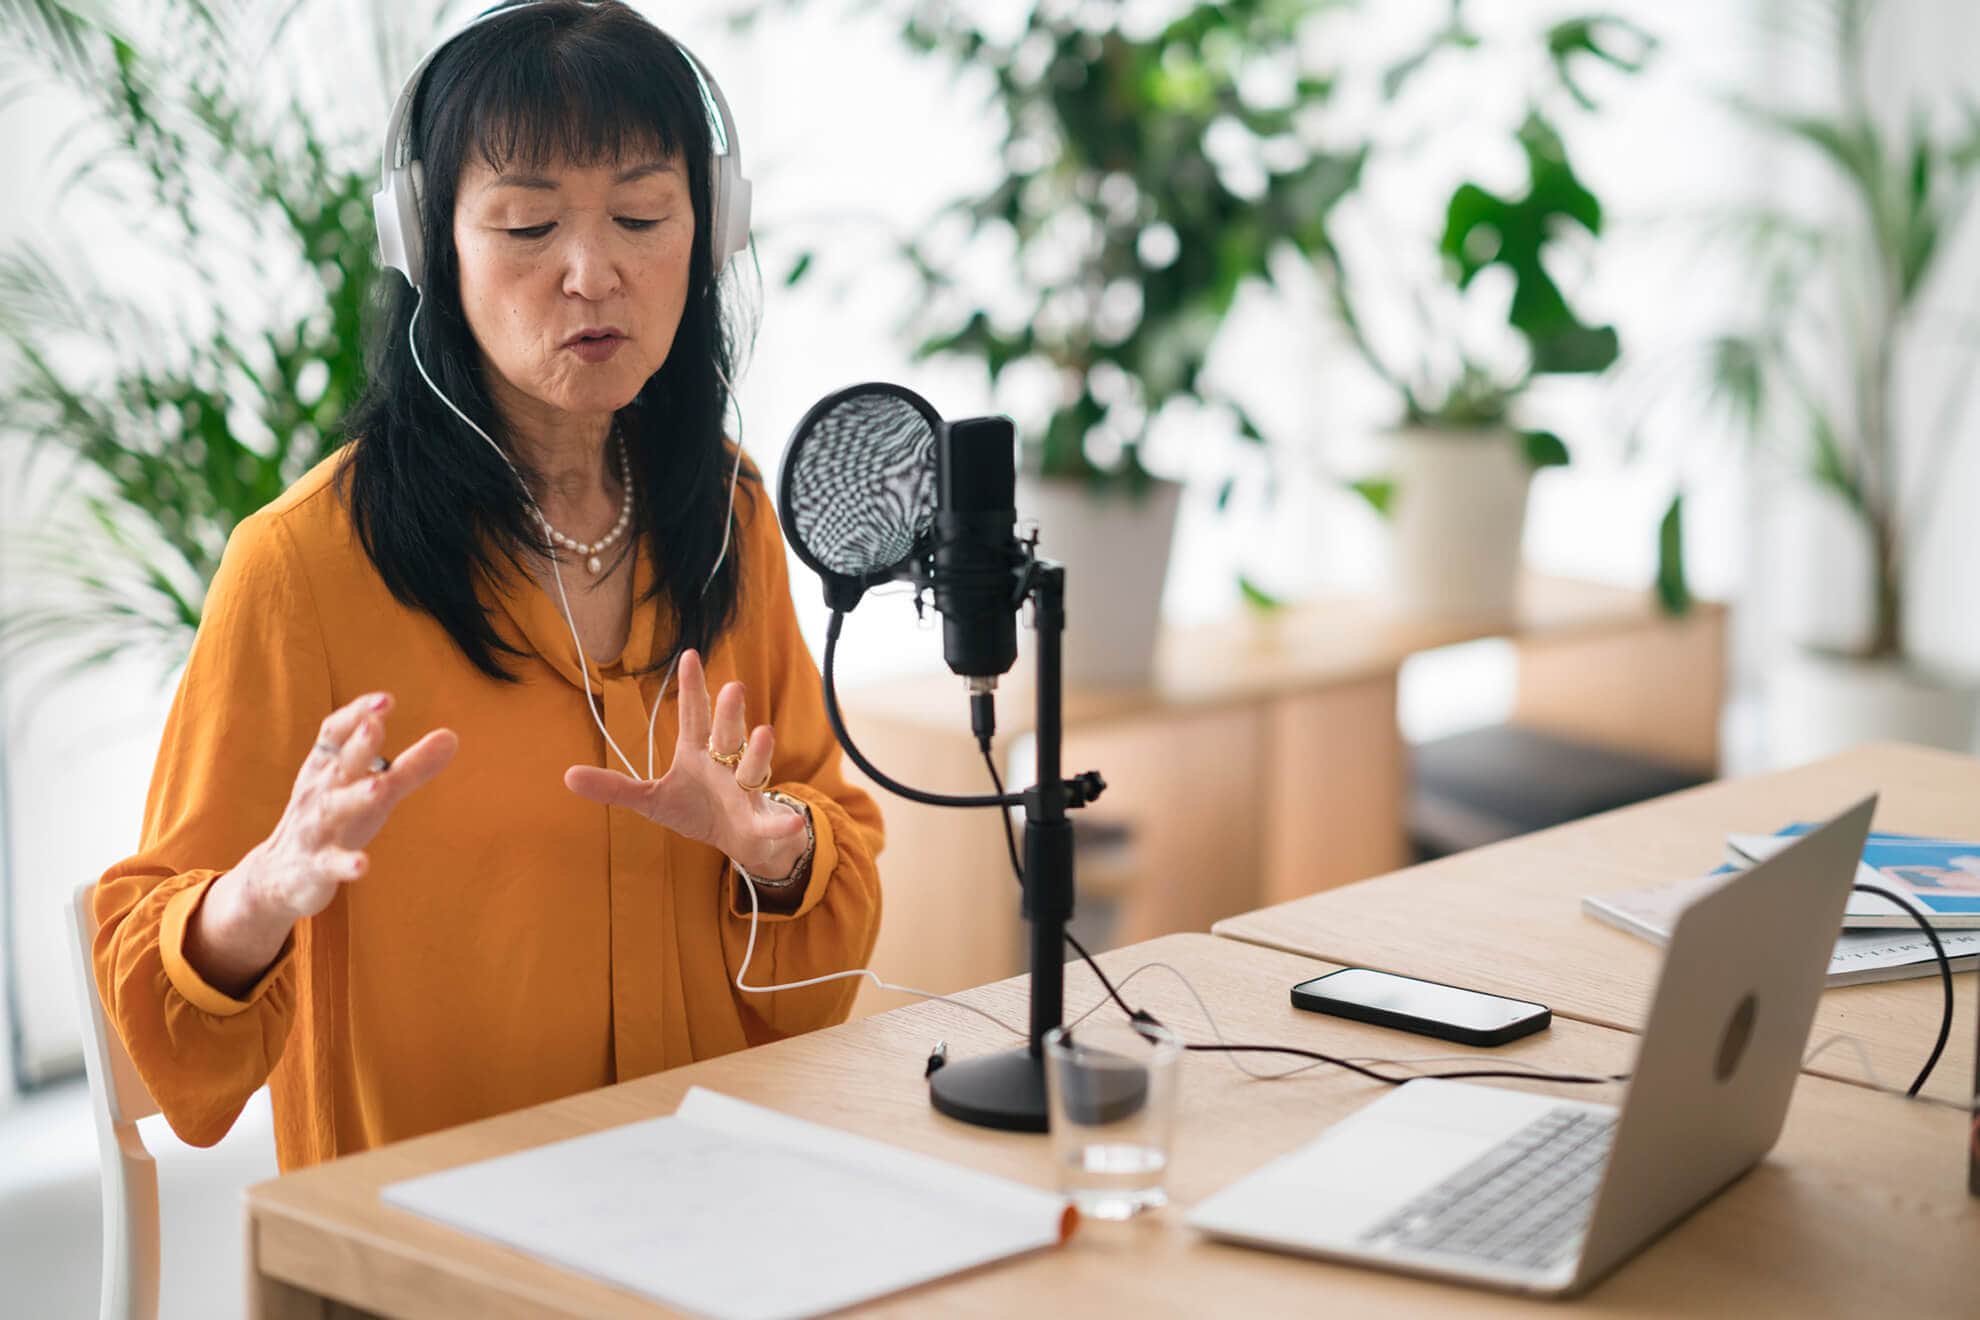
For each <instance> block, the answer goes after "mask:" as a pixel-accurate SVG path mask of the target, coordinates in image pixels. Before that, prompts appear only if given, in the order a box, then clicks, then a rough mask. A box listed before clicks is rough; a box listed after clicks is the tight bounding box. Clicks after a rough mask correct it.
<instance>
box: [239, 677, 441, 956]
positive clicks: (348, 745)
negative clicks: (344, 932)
mask: <svg viewBox="0 0 1980 1320" xmlns="http://www.w3.org/2000/svg"><path fill="white" fill-rule="evenodd" d="M391 709H392V696H391V694H390V693H388V692H374V693H370V694H368V695H366V696H362V697H359V698H358V699H357V700H356V701H353V702H352V703H350V704H349V705H348V706H345V707H344V708H342V709H341V710H338V711H336V712H334V713H332V714H331V715H330V716H329V718H327V719H325V720H324V721H323V726H322V728H320V729H319V730H318V731H317V735H316V746H315V747H314V748H313V749H311V751H310V753H309V756H308V757H307V758H306V759H305V760H304V761H303V764H302V769H301V770H300V771H299V772H298V773H297V774H296V784H295V788H294V790H293V791H292V792H291V793H290V794H289V805H288V807H287V808H286V809H285V810H284V811H283V812H282V819H281V820H280V821H278V822H277V823H276V825H275V831H274V833H272V834H270V835H269V836H268V838H267V839H265V840H264V841H263V842H262V843H261V844H260V845H258V846H257V847H256V848H255V849H254V851H253V852H251V853H250V854H249V855H248V857H247V858H244V859H243V861H242V867H241V868H238V869H241V870H244V871H245V872H246V876H245V888H246V890H247V892H246V893H245V894H244V895H243V896H242V897H243V898H244V899H245V900H246V902H247V903H248V905H249V906H251V907H253V908H255V909H257V910H259V911H260V912H261V913H262V914H264V915H265V916H266V917H268V918H270V919H271V920H276V921H279V922H280V923H281V924H282V925H283V926H285V927H286V926H289V925H293V924H294V923H295V922H297V921H300V920H301V919H302V918H304V917H313V916H315V915H316V914H317V913H318V912H321V911H322V910H323V909H324V908H326V907H328V906H330V900H331V899H332V898H335V897H336V895H337V890H338V889H339V888H340V887H341V886H343V885H345V884H348V883H349V882H350V881H353V880H356V879H358V878H360V877H362V876H363V875H364V873H365V871H366V869H367V867H368V866H369V859H368V858H367V857H366V856H365V854H364V847H365V845H366V844H368V843H370V842H371V840H372V838H373V836H375V835H376V834H377V833H378V831H379V830H380V829H382V828H383V827H384V825H385V821H386V819H387V818H388V817H389V816H390V815H391V814H392V809H393V808H394V807H396V806H398V805H399V803H400V802H402V801H404V800H405V799H406V797H407V796H408V795H410V794H411V793H413V792H414V791H415V790H417V789H418V788H420V787H421V786H422V785H424V784H425V783H426V782H427V781H428V780H429V779H432V778H433V776H435V775H437V774H439V773H440V772H441V771H442V770H444V769H446V767H447V763H448V762H449V761H451V760H453V759H454V752H455V750H456V749H457V748H458V747H459V746H460V740H459V739H458V738H456V737H455V736H454V734H453V732H452V730H449V729H434V730H432V731H431V732H429V733H428V734H427V735H426V736H425V737H423V738H421V739H420V740H419V741H418V742H416V743H414V744H413V745H412V746H411V747H408V748H407V749H406V750H405V751H403V752H401V753H400V754H399V755H398V756H397V757H396V758H394V759H393V761H392V763H391V766H390V768H388V769H386V770H382V771H373V770H372V768H371V767H372V765H373V763H374V761H375V759H376V758H377V757H378V755H379V752H380V749H381V748H383V747H384V745H385V716H386V714H387V713H388V712H389V711H390V710H391Z"/></svg>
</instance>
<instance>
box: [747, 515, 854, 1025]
mask: <svg viewBox="0 0 1980 1320" xmlns="http://www.w3.org/2000/svg"><path fill="white" fill-rule="evenodd" d="M749 523H750V526H749V529H748V531H749V549H750V552H751V557H752V558H753V559H754V561H755V563H754V564H752V565H750V566H749V570H748V574H747V578H746V582H745V591H746V592H753V593H758V594H757V595H756V599H755V600H754V601H753V602H750V601H745V604H744V608H745V610H746V611H747V612H748V613H749V614H751V615H754V616H755V617H756V618H758V619H761V620H763V621H764V623H763V629H764V631H763V634H762V639H761V643H760V645H761V647H762V651H761V654H762V657H763V659H762V662H761V664H762V666H763V668H765V669H767V670H768V674H767V683H766V684H765V688H766V690H767V693H768V696H769V712H770V723H771V725H772V726H773V727H774V728H775V730H776V734H777V750H776V754H775V758H774V760H773V762H772V765H771V784H772V786H773V787H775V788H778V789H780V790H782V791H783V792H785V793H788V794H789V795H790V796H792V797H794V798H797V799H799V800H800V801H802V802H803V803H804V804H805V805H806V806H808V807H809V808H810V809H811V826H812V830H813V833H814V835H815V837H816V839H817V846H816V848H815V850H814V851H813V853H812V858H811V874H810V877H809V879H808V880H807V881H806V883H805V886H804V891H803V893H802V894H801V895H800V896H798V898H797V901H796V903H795V904H789V903H788V902H787V903H786V904H785V905H782V906H781V907H780V909H779V910H776V911H773V910H771V909H770V908H769V907H767V906H766V907H765V908H763V909H762V911H761V914H760V916H759V922H760V925H759V927H758V930H757V937H756V951H755V953H754V955H753V956H752V957H751V959H750V965H749V980H750V982H751V983H752V984H757V985H765V984H778V985H781V984H783V983H785V982H789V981H803V980H807V979H809V978H811V977H814V976H822V975H825V974H826V973H829V972H838V971H845V970H847V969H849V968H858V967H864V966H865V965H866V962H867V959H868V958H870V957H871V956H872V954H873V944H874V941H875V940H876V939H877V938H878V937H879V934H880V871H879V866H878V863H877V861H876V859H877V858H878V856H879V853H880V846H881V839H882V832H881V823H880V808H879V807H878V806H877V805H875V803H874V801H873V799H872V798H871V797H870V796H868V795H867V794H866V793H865V792H863V791H862V790H860V789H858V788H855V787H853V786H852V785H851V784H849V783H847V782H846V778H845V774H844V771H843V768H842V766H841V763H840V752H839V744H838V740H837V739H836V738H834V737H833V736H832V729H831V726H830V724H829V723H828V722H827V721H826V718H825V701H824V696H823V694H822V692H821V691H820V688H819V677H818V666H817V665H816V664H815V663H814V662H813V661H812V658H811V651H810V649H809V648H808V647H807V646H806V645H805V641H804V635H803V633H802V632H801V631H800V630H799V628H798V621H797V611H796V609H795V608H794V607H793V605H792V603H791V583H790V569H789V566H788V563H787V561H786V560H785V557H784V541H783V537H782V536H781V535H780V534H779V532H778V530H777V520H776V517H775V515H774V514H773V513H772V512H771V510H770V504H769V500H768V497H767V496H765V495H764V494H763V493H762V491H761V488H760V487H759V488H758V490H757V492H756V498H755V499H754V500H752V501H751V504H750V507H749ZM758 672H762V671H761V670H759V671H758ZM737 888H738V889H740V888H741V886H740V884H738V885H737ZM736 900H739V901H736ZM730 916H731V917H732V918H733V920H730V921H728V922H725V923H724V926H723V932H722V939H723V944H724V946H725V951H726V953H727V955H728V960H729V965H730V967H731V968H735V967H739V966H741V964H742V957H743V953H744V950H745V948H746V947H747V945H748V941H749V899H748V895H747V894H746V893H739V894H736V895H734V896H733V899H732V904H731V908H730ZM859 985H860V979H859V978H857V977H845V978H842V979H840V980H836V981H828V982H826V983H825V984H823V985H817V986H810V987H807V988H805V989H803V990H782V991H778V992H776V993H774V994H768V995H762V994H754V995H752V994H743V993H742V992H740V991H734V993H735V994H737V996H738V998H739V999H740V1000H741V1003H742V1007H743V1008H744V1010H745V1017H746V1019H747V1018H748V1017H749V1016H751V1015H753V1016H754V1017H755V1019H756V1020H757V1021H759V1022H760V1023H762V1024H763V1025H764V1026H765V1027H766V1028H767V1029H768V1030H767V1031H766V1032H765V1033H763V1034H764V1035H766V1036H768V1037H772V1038H774V1037H781V1036H790V1035H795V1034H797V1033H799V1032H804V1031H810V1030H812V1029H814V1028H817V1027H823V1026H829V1025H831V1024H833V1023H836V1022H843V1021H844V1020H845V1018H846V1015H847V1014H848V1013H850V1012H851V1010H852V1002H853V997H854V995H855V994H857V993H858V990H859ZM732 989H733V987H732Z"/></svg>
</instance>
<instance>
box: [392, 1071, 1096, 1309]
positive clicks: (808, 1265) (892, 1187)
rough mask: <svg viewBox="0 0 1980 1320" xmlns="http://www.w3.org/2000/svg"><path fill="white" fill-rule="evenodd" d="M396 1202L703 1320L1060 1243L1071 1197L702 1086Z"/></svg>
mask: <svg viewBox="0 0 1980 1320" xmlns="http://www.w3.org/2000/svg"><path fill="white" fill-rule="evenodd" d="M380 1195H381V1196H382V1198H383V1199H384V1201H385V1202H386V1203H387V1204H388V1205H393V1206H397V1207H399V1208H400V1209H403V1210H408V1211H411V1212H412V1213H414V1214H417V1215H422V1216H424V1217H426V1218H428V1219H433V1220H437V1221H439V1222H440V1223H443V1224H446V1225H448V1226H450V1227H452V1228H456V1229H460V1230H462V1231H463V1232H467V1233H472V1234H474V1235H476V1236H478V1237H483V1238H487V1239H489V1240H491V1241H494V1242H499V1243H501V1244H502V1245H504V1246H508V1247H513V1248H515V1249H516V1250H519V1251H522V1252H525V1253H527V1254H529V1255H532V1256H537V1257H540V1258H542V1259H544V1260H547V1261H550V1262H551V1263H553V1264H556V1265H559V1266H562V1267H564V1268H566V1269H569V1270H574V1271H576V1272H578V1273H580V1274H586V1275H589V1276H591V1277H593V1278H596V1279H600V1280H603V1281H604V1282H606V1283H609V1284H613V1285H615V1286H617V1287H620V1288H625V1289H628V1290H630V1291H632V1292H636V1293H640V1294H643V1295H645V1296H647V1297H650V1298H652V1299H653V1300H655V1301H657V1302H660V1303H662V1304H664V1305H667V1306H671V1307H676V1308H679V1309H682V1310H686V1311H691V1312H695V1313H697V1314H700V1315H708V1316H721V1317H738V1318H739V1320H741V1318H745V1317H747V1318H749V1320H758V1318H761V1320H770V1318H772V1317H783V1316H806V1315H817V1314H821V1313H823V1312H827V1311H833V1310H838V1309H840V1308H843V1307H847V1306H852V1305H854V1304H856V1303H859V1302H865V1301H871V1300H872V1299H874V1298H876V1297H880V1296H883V1295H885V1294H887V1293H892V1292H897V1291H899V1290H900V1289H903V1288H908V1287H912V1286H914V1285H915V1284H918V1283H924V1282H927V1281H928V1280H931V1279H938V1278H941V1277H943V1276H944V1275H948V1274H953V1273H956V1272H958V1271H960V1270H966V1269H970V1268H973V1267H975V1266H978V1265H983V1264H986V1263H988V1262H991V1261H995V1260H1001V1259H1004V1258H1006V1257H1010V1256H1015V1255H1018V1254H1020V1253H1023V1252H1029V1251H1036V1250H1039V1249H1042V1248H1045V1247H1050V1246H1055V1245H1057V1244H1058V1243H1060V1242H1063V1241H1064V1240H1065V1239H1066V1238H1067V1237H1068V1236H1070V1235H1071V1233H1072V1230H1073V1227H1074V1225H1075V1223H1076V1222H1077V1215H1076V1213H1075V1212H1074V1211H1073V1210H1072V1208H1071V1207H1070V1206H1068V1205H1067V1204H1066V1203H1065V1201H1064V1200H1063V1199H1062V1198H1061V1197H1060V1196H1058V1195H1056V1194H1054V1193H1048V1192H1044V1191H1040V1190H1039V1189H1037V1188H1034V1187H1028V1186H1025V1185H1024V1184H1022V1183H1016V1182H1011V1181H1009V1180H1007V1179H1004V1178H998V1177H993V1176H992V1175H990V1174H986V1173H978V1172H976V1171H974V1170H971V1169H964V1168H960V1167H957V1166H955V1165H951V1164H946V1163H944V1162H942V1161H940V1160H936V1159H931V1158H929V1157H928V1156H925V1155H917V1154H914V1153H912V1152H909V1151H904V1150H899V1149H896V1148H895V1147H892V1146H889V1145H886V1144H885V1143H882V1142H878V1141H871V1140H868V1139H867V1138H865V1137H856V1136H853V1135H851V1134H849V1133H845V1132H839V1131H836V1130H834V1129H832V1128H828V1127H823V1126H820V1125H819V1124H816V1123H808V1122H805V1121H804V1120H802V1119H797V1118H792V1117H790V1116H789V1115H786V1114H780V1113H777V1112H776V1111H774V1110H769V1109H764V1108H761V1107H759V1106H756V1105H752V1104H748V1103H746V1102H744V1101H741V1100H737V1099H734V1098H733V1097H730V1096H725V1095H721V1094H719V1093H717V1092H714V1091H709V1090H705V1089H703V1088H701V1087H695V1088H693V1089H691V1090H690V1091H689V1092H688V1094H687V1096H686V1097H685V1098H684V1099H683V1100H682V1101H681V1104H680V1108H679V1109H678V1110H676V1111H675V1113H674V1114H673V1115H672V1116H671V1117H666V1118H655V1119H648V1120H646V1121H644V1122H639V1123H629V1124H626V1125H625V1126H623V1127H616V1128H609V1129H607V1130H606V1131H603V1132H594V1133H591V1134H588V1135H586V1136H582V1137H575V1138H572V1139H570V1140H568V1141H559V1142H554V1143H552V1144H550V1145H547V1146H538V1147H536V1148H535V1149H532V1150H526V1151H520V1152H518V1153H516V1154H514V1155H504V1156H501V1157H499V1158H496V1159H492V1160H486V1161H483V1162H481V1163H479V1164H469V1165H463V1166H462V1167H460V1168H457V1169H449V1170H447V1171H445V1172H443V1173H435V1174H428V1175H426V1176H424V1177H420V1178H413V1179H410V1180H408V1181H405V1182H399V1183H393V1184H391V1185H389V1186H387V1187H386V1188H384V1189H383V1191H382V1192H381V1193H380Z"/></svg>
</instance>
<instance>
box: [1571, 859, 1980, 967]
mask: <svg viewBox="0 0 1980 1320" xmlns="http://www.w3.org/2000/svg"><path fill="white" fill-rule="evenodd" d="M1734 837H1735V838H1739V839H1746V840H1749V841H1750V840H1752V839H1753V838H1754V837H1755V836H1746V835H1736V836H1734ZM1757 837H1758V839H1760V840H1766V841H1768V842H1769V843H1770V844H1771V846H1772V847H1773V848H1776V849H1777V848H1779V847H1781V846H1782V845H1781V843H1779V842H1776V841H1774V836H1771V835H1760V836H1757ZM1886 837H1890V836H1886ZM1897 837H1903V836H1897ZM1876 838H1877V836H1875V835H1873V836H1872V841H1873V843H1874V841H1875V839H1876ZM1754 846H1755V847H1756V849H1757V848H1759V847H1760V846H1761V845H1759V844H1755V845H1754ZM1964 846H1965V847H1967V848H1968V849H1970V850H1971V851H1972V852H1974V853H1980V847H1976V846H1974V845H1964ZM1735 855H1736V854H1735ZM1738 869H1740V868H1739V867H1735V866H1731V865H1726V866H1721V867H1719V868H1718V869H1717V870H1715V871H1713V872H1711V873H1710V874H1709V875H1700V876H1691V877H1689V878H1687V879H1684V880H1678V881H1674V882H1672V883H1670V884H1664V885H1656V886H1653V887H1651V888H1648V889H1634V890H1630V891H1628V892H1627V893H1621V894H1601V895H1596V894H1591V895H1588V896H1587V897H1585V898H1583V899H1582V900H1581V910H1582V911H1583V912H1585V913H1587V914H1588V915H1589V916H1591V917H1594V918H1595V919H1596V920H1598V921H1604V922H1607V923H1608V924H1609V925H1611V926H1614V927H1616V928H1617V929H1619V930H1625V931H1628V932H1629V933H1630V934H1632V935H1635V936H1638V937H1639V938H1641V939H1645V940H1648V941H1650V942H1651V943H1652V944H1658V945H1662V944H1665V943H1667V942H1668V941H1669V940H1670V936H1671V928H1672V927H1673V926H1675V925H1676V924H1677V919H1678V914H1679V913H1680V912H1682V911H1684V909H1685V908H1687V907H1689V906H1690V905H1691V903H1692V901H1693V900H1695V899H1697V898H1698V897H1700V896H1701V895H1703V894H1705V893H1707V892H1709V891H1710V890H1712V889H1714V888H1716V887H1717V886H1718V885H1719V884H1720V882H1721V881H1722V880H1723V879H1724V877H1726V876H1728V875H1730V874H1732V873H1733V872H1734V871H1735V870H1738ZM1865 878H1868V877H1865ZM1875 883H1882V884H1887V883H1888V882H1887V881H1885V880H1883V879H1882V878H1881V876H1880V877H1879V878H1878V879H1877V880H1876V881H1875ZM1853 897H1857V898H1865V897H1869V896H1868V895H1862V894H1858V895H1853ZM1885 906H1886V908H1888V907H1889V905H1888V904H1886V905H1885ZM1889 915H1891V916H1893V917H1895V918H1896V919H1897V920H1899V921H1901V922H1903V923H1904V924H1905V927H1906V928H1905V929H1897V930H1879V929H1870V930H1863V929H1848V930H1844V931H1842V932H1841V934H1840V935H1839V936H1838V938H1837V940H1836V948H1835V952H1834V953H1833V954H1832V955H1831V956H1830V958H1829V973H1828V984H1829V985H1831V986H1839V985H1860V984H1864V983H1867V982H1870V981H1899V980H1904V979H1906V978H1909V977H1915V976H1936V975H1938V959H1937V958H1936V957H1935V956H1934V955H1933V952H1932V945H1931V942H1930V941H1929V940H1927V939H1926V938H1925V933H1924V932H1923V931H1921V930H1919V929H1918V927H1917V924H1916V923H1914V922H1913V921H1912V920H1911V919H1910V918H1909V917H1907V916H1905V915H1904V914H1902V913H1899V912H1895V911H1892V912H1890V913H1889ZM1848 921H1849V924H1850V925H1851V926H1852V927H1854V926H1855V925H1856V918H1854V917H1850V918H1848ZM1932 925H1933V929H1934V930H1935V931H1936V932H1937V933H1938V936H1939V942H1940V944H1942V945H1943V946H1944V947H1945V951H1946V957H1947V958H1948V959H1949V960H1950V962H1951V964H1952V970H1954V971H1955V972H1966V971H1972V970H1975V969H1976V968H1980V930H1953V929H1947V928H1946V927H1945V923H1944V921H1943V920H1941V919H1938V918H1934V919H1933V922H1932Z"/></svg>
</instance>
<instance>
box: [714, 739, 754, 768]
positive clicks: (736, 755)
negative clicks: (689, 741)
mask: <svg viewBox="0 0 1980 1320" xmlns="http://www.w3.org/2000/svg"><path fill="white" fill-rule="evenodd" d="M744 746H745V747H746V746H748V744H747V743H745V744H744ZM708 754H709V755H710V756H712V757H714V758H715V759H716V760H718V761H720V762H721V763H722V764H723V765H726V766H728V767H729V768H730V769H732V770H733V769H734V768H735V767H737V766H739V765H741V764H742V756H743V749H742V747H738V748H736V750H735V751H733V752H718V751H716V750H715V737H714V735H713V734H710V735H709V738H708Z"/></svg>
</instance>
